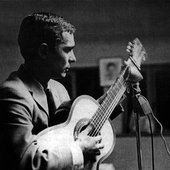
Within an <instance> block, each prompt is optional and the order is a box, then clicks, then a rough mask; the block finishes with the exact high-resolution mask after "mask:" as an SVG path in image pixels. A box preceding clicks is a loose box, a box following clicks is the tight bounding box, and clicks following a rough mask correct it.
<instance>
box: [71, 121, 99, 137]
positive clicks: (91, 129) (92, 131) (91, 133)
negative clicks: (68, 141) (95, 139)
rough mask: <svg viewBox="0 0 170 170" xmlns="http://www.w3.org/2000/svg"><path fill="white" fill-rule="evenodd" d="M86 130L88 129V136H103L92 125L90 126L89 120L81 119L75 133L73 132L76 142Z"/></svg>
mask: <svg viewBox="0 0 170 170" xmlns="http://www.w3.org/2000/svg"><path fill="white" fill-rule="evenodd" d="M86 128H88V130H87V135H89V136H97V135H101V133H100V132H99V133H96V132H95V128H94V126H93V125H92V124H89V119H87V118H84V119H80V120H79V121H78V122H77V124H76V126H75V128H74V132H73V136H74V140H76V139H77V138H78V135H79V134H80V133H81V132H82V131H84V130H85V129H86Z"/></svg>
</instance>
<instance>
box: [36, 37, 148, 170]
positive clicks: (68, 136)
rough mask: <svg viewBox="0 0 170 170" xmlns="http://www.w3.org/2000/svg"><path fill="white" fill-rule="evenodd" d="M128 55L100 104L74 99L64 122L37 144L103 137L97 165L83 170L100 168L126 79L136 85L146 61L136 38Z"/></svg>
mask: <svg viewBox="0 0 170 170" xmlns="http://www.w3.org/2000/svg"><path fill="white" fill-rule="evenodd" d="M129 53H130V56H129V59H128V60H127V61H126V62H125V63H126V66H124V68H123V69H122V71H121V73H120V75H119V77H118V78H117V80H116V82H115V83H114V84H113V85H112V86H111V87H110V88H109V90H108V91H107V94H106V97H105V99H104V100H103V102H102V104H99V103H98V102H97V101H96V100H95V99H94V98H92V97H90V96H88V95H82V96H80V97H78V98H76V100H75V101H74V102H73V104H72V107H71V110H70V114H69V116H68V119H67V121H66V122H65V123H63V124H60V125H56V126H52V127H49V128H47V129H45V130H44V131H42V132H40V133H39V134H38V139H37V140H38V143H40V144H41V145H43V144H44V143H45V144H47V143H49V145H52V144H53V143H55V144H56V142H57V143H59V146H60V145H61V144H63V146H70V144H71V143H73V142H74V141H75V140H76V139H77V138H78V135H79V134H80V132H81V131H82V130H83V129H85V128H88V129H89V131H88V135H89V136H96V135H98V134H100V135H101V136H102V142H103V143H104V146H105V147H104V148H103V149H101V154H100V155H99V156H97V157H96V161H95V162H93V163H91V162H89V163H88V164H86V165H85V167H84V170H98V169H99V164H100V163H101V162H102V161H103V160H104V159H106V158H107V157H108V156H109V155H110V153H111V152H112V150H113V148H114V146H115V143H116V135H115V132H114V130H113V127H112V125H111V122H110V120H109V117H110V115H111V114H112V112H113V110H114V109H115V107H116V105H117V104H118V103H119V101H120V99H121V97H122V96H123V94H124V93H125V91H126V89H127V86H128V83H127V82H128V81H129V79H132V81H138V79H141V77H142V75H141V74H140V72H139V70H140V66H141V62H142V61H143V60H144V59H145V55H146V51H145V49H144V47H143V46H142V44H141V42H140V41H139V39H138V38H136V39H135V40H134V41H133V42H132V47H131V49H129Z"/></svg>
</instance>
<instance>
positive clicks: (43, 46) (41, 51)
mask: <svg viewBox="0 0 170 170" xmlns="http://www.w3.org/2000/svg"><path fill="white" fill-rule="evenodd" d="M48 53H49V47H48V45H47V44H46V43H42V44H41V45H40V47H39V49H38V54H39V56H40V58H42V59H46V58H47V55H48Z"/></svg>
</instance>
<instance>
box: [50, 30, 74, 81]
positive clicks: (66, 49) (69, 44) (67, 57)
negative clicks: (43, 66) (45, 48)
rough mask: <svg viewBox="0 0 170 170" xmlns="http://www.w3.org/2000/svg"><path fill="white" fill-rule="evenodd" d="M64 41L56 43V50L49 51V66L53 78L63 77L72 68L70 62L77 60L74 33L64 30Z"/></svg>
mask: <svg viewBox="0 0 170 170" xmlns="http://www.w3.org/2000/svg"><path fill="white" fill-rule="evenodd" d="M62 36H63V42H61V43H60V44H56V47H55V50H54V51H53V52H50V53H49V56H48V63H49V64H48V66H49V68H48V69H49V70H50V76H51V78H54V79H55V78H63V77H65V76H66V74H67V72H68V71H69V69H70V64H71V63H72V62H75V61H76V58H75V55H74V52H73V48H74V47H75V42H74V35H73V34H70V33H69V32H63V33H62Z"/></svg>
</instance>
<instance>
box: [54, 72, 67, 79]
mask: <svg viewBox="0 0 170 170" xmlns="http://www.w3.org/2000/svg"><path fill="white" fill-rule="evenodd" d="M66 75H67V74H66V73H61V74H60V75H53V76H52V77H51V79H54V80H57V79H62V78H65V77H66Z"/></svg>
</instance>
